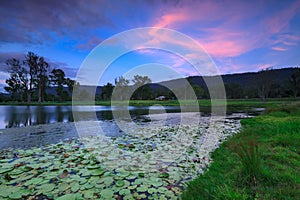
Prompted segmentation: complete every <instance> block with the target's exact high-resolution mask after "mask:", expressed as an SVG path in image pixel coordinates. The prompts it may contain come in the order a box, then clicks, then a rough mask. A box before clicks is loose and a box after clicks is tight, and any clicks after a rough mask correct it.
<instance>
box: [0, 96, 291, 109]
mask: <svg viewBox="0 0 300 200" xmlns="http://www.w3.org/2000/svg"><path fill="white" fill-rule="evenodd" d="M291 102H295V99H290V98H282V99H267V101H266V102H261V101H260V100H259V99H228V100H227V101H226V105H227V106H229V107H245V106H246V107H274V106H277V105H283V104H287V103H291ZM124 103H126V102H125V101H114V102H113V104H114V105H124ZM180 103H181V104H180ZM180 103H179V102H178V101H177V100H166V101H156V100H131V101H130V105H131V106H152V105H157V104H159V105H162V106H180V105H181V106H183V105H185V106H189V105H195V101H194V100H182V101H181V102H180ZM198 103H199V105H200V106H203V107H209V106H211V103H212V102H211V100H210V99H201V100H198ZM75 104H77V105H91V102H77V103H75ZM95 104H96V105H102V106H110V105H111V102H110V101H96V102H95ZM0 105H27V103H26V102H0ZM30 105H72V101H65V102H54V101H49V102H43V103H38V102H32V103H31V104H30ZM214 105H217V106H223V105H224V101H220V100H214Z"/></svg>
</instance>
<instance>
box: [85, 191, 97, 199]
mask: <svg viewBox="0 0 300 200" xmlns="http://www.w3.org/2000/svg"><path fill="white" fill-rule="evenodd" d="M83 197H84V199H95V198H94V191H93V190H85V191H83Z"/></svg>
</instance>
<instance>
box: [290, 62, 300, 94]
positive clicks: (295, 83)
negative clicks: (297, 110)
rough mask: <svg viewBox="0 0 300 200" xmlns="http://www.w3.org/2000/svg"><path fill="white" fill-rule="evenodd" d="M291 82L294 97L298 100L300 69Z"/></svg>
mask: <svg viewBox="0 0 300 200" xmlns="http://www.w3.org/2000/svg"><path fill="white" fill-rule="evenodd" d="M289 81H290V85H291V86H292V92H293V96H294V97H295V98H296V97H297V96H298V92H299V90H300V68H297V71H296V72H294V73H293V74H292V75H291V77H290V79H289Z"/></svg>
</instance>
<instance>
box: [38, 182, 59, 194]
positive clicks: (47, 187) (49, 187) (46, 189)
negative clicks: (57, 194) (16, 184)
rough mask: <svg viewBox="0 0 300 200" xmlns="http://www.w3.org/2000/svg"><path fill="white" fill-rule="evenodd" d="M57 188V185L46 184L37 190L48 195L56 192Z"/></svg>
mask: <svg viewBox="0 0 300 200" xmlns="http://www.w3.org/2000/svg"><path fill="white" fill-rule="evenodd" d="M54 188H55V184H52V183H51V184H44V185H41V186H38V187H37V189H38V190H39V191H40V193H42V194H46V193H48V192H51V191H52V190H54Z"/></svg>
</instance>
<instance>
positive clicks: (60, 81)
mask: <svg viewBox="0 0 300 200" xmlns="http://www.w3.org/2000/svg"><path fill="white" fill-rule="evenodd" d="M65 76H66V75H65V72H64V71H63V70H62V69H53V70H52V71H51V74H50V82H51V83H52V85H53V86H57V88H56V94H57V96H58V98H59V101H62V100H63V91H64V84H65V82H66V78H65Z"/></svg>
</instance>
